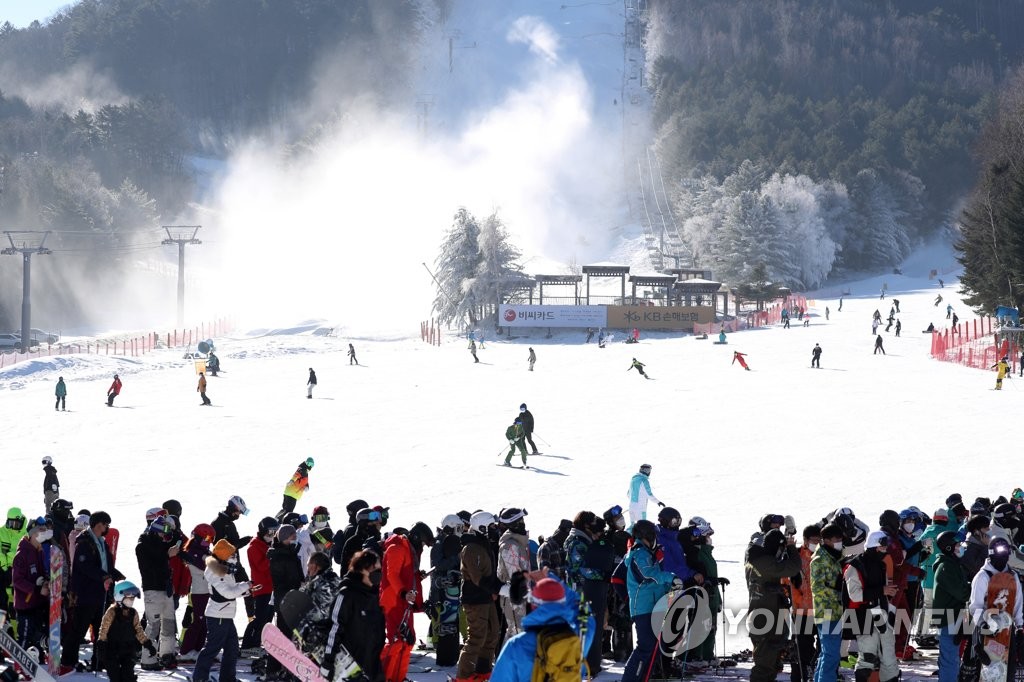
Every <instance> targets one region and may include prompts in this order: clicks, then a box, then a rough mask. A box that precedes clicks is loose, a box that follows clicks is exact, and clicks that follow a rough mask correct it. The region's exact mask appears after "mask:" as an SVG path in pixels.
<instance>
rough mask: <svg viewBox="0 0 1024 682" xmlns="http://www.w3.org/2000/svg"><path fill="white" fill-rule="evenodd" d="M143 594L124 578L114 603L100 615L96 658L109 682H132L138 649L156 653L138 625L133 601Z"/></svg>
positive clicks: (117, 590) (117, 589)
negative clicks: (101, 617) (105, 671)
mask: <svg viewBox="0 0 1024 682" xmlns="http://www.w3.org/2000/svg"><path fill="white" fill-rule="evenodd" d="M141 596H142V593H141V592H140V591H139V588H138V587H136V586H135V585H134V583H130V582H128V581H127V580H125V581H124V582H120V583H118V584H117V587H115V588H114V603H113V604H111V605H110V607H109V608H108V609H107V610H106V612H105V613H104V614H103V620H102V621H101V622H100V627H99V631H98V634H97V636H96V654H97V655H96V659H97V661H98V662H99V667H100V668H106V670H107V675H108V677H109V678H110V681H111V682H135V679H136V677H135V662H136V661H137V660H138V657H139V650H140V649H143V648H144V649H146V651H147V653H149V654H150V655H151V656H155V655H156V647H155V646H153V642H151V641H150V640H149V638H148V637H146V633H145V632H144V631H143V630H142V625H140V624H139V612H138V611H136V610H135V606H134V604H135V600H136V599H138V598H139V597H141Z"/></svg>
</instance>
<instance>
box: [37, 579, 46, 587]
mask: <svg viewBox="0 0 1024 682" xmlns="http://www.w3.org/2000/svg"><path fill="white" fill-rule="evenodd" d="M44 582H46V578H44V577H43V576H39V577H38V578H36V585H38V586H39V587H42V585H43V583H44Z"/></svg>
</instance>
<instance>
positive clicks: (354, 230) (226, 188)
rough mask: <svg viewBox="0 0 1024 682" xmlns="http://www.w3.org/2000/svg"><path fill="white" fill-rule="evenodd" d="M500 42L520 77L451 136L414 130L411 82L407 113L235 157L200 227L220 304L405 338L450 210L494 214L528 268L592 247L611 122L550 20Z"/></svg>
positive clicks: (601, 212) (372, 114)
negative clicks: (562, 49) (289, 149)
mask: <svg viewBox="0 0 1024 682" xmlns="http://www.w3.org/2000/svg"><path fill="white" fill-rule="evenodd" d="M507 40H508V42H509V43H511V44H512V45H511V47H509V46H508V45H506V47H505V48H504V49H507V50H512V51H514V52H517V53H518V55H519V57H518V58H519V59H520V60H521V61H522V62H523V66H522V67H521V68H520V69H519V71H518V76H517V80H515V81H514V82H509V83H507V85H505V86H504V88H505V89H504V90H502V91H501V92H500V96H499V97H498V99H497V100H496V101H492V102H490V103H485V104H482V105H477V106H476V107H475V108H473V107H471V106H467V107H466V110H465V113H464V114H463V115H462V116H461V121H462V123H461V124H460V126H459V129H458V130H454V129H448V130H445V131H443V132H442V131H439V130H431V131H430V132H429V134H428V135H426V136H424V135H423V134H422V133H421V132H420V131H418V130H417V125H416V120H415V118H414V114H415V113H416V109H415V107H414V102H415V95H414V94H413V93H411V92H410V95H409V102H410V104H409V110H408V111H401V112H398V111H382V110H380V109H379V108H377V107H374V106H372V105H370V104H367V103H366V102H365V101H364V102H363V103H362V104H360V105H349V106H347V107H345V108H344V111H345V114H344V116H343V117H342V118H341V119H340V121H339V122H338V124H337V125H336V126H335V128H334V129H333V130H332V131H331V132H329V133H327V134H326V135H324V136H322V137H321V138H320V139H319V141H318V142H316V143H315V144H313V145H312V146H311V148H310V150H309V151H305V152H303V153H301V154H299V155H297V156H296V155H292V156H290V157H289V158H288V159H287V161H284V160H283V158H284V157H283V155H282V153H281V150H280V149H279V148H277V147H274V146H268V144H267V143H266V142H265V141H263V140H253V141H252V142H251V143H250V144H248V145H247V146H246V147H245V148H244V149H242V150H241V151H240V152H239V153H238V154H236V155H235V156H234V157H233V158H232V159H231V162H230V170H229V171H228V173H227V174H226V177H225V179H224V180H223V182H222V184H221V185H220V187H219V190H218V191H217V193H216V199H215V200H214V201H213V202H212V205H211V210H212V215H211V216H210V220H211V222H210V223H209V227H204V232H205V235H204V237H205V239H206V240H209V243H210V246H211V247H212V248H210V249H206V247H204V248H203V252H204V253H203V255H202V259H203V261H204V262H207V263H210V264H211V266H212V267H216V268H217V269H218V270H219V275H220V277H219V283H218V285H217V289H216V291H217V295H216V300H217V303H218V307H219V309H221V310H225V309H227V310H230V311H231V312H232V314H233V315H235V316H236V317H237V318H239V319H240V320H244V321H245V322H243V324H250V325H252V326H273V325H280V324H290V323H294V322H296V321H299V320H303V319H307V318H323V319H326V320H328V321H329V322H330V323H334V324H337V325H340V326H341V327H342V328H344V329H345V330H346V331H348V332H350V333H353V334H358V333H371V332H385V331H387V332H393V331H398V332H405V333H407V334H413V333H415V332H416V331H417V329H418V324H417V323H418V321H420V320H423V319H427V318H428V317H429V316H430V313H431V311H430V307H431V302H432V300H433V298H434V295H435V289H434V285H433V282H432V281H431V279H430V276H429V275H428V274H427V272H426V271H425V270H424V268H423V266H422V263H424V262H426V264H427V265H428V266H429V267H430V268H431V269H433V263H434V259H435V258H436V256H437V254H438V248H439V246H440V242H441V239H442V236H443V234H444V232H445V231H446V230H447V229H448V228H449V227H450V225H451V222H452V216H453V215H454V213H455V212H456V210H457V209H458V208H459V207H460V206H465V207H466V208H468V209H469V210H470V211H471V212H473V213H474V214H475V215H477V216H478V217H479V218H481V219H482V218H484V217H486V216H487V215H489V214H490V213H491V212H492V211H495V210H497V211H498V213H499V216H500V217H501V218H502V219H503V221H504V222H505V224H506V226H507V228H508V230H509V233H510V235H511V238H512V241H513V243H515V244H516V245H517V246H518V247H519V248H520V249H521V250H522V252H523V261H524V262H525V263H526V264H527V271H528V272H530V273H531V274H533V273H538V272H552V267H553V266H552V261H554V262H555V263H566V262H568V261H569V260H570V259H572V258H576V259H577V260H579V261H581V262H582V261H584V260H585V259H587V258H590V257H593V256H596V255H598V254H601V253H603V252H604V249H606V247H607V241H608V232H607V228H608V226H609V225H613V224H615V223H616V222H617V220H616V218H617V216H615V215H611V213H612V212H613V211H616V210H618V200H619V198H620V197H621V195H622V192H621V189H620V181H621V176H622V171H621V157H620V156H619V153H620V149H619V148H618V144H619V143H618V140H619V138H618V134H617V133H618V131H615V130H611V131H609V130H605V129H602V127H601V126H600V125H598V124H597V123H595V117H594V112H593V108H594V103H593V97H592V95H591V89H590V87H589V86H588V83H587V81H586V78H585V77H584V74H583V71H582V70H581V68H580V66H579V65H578V64H577V63H576V62H574V61H571V60H565V59H559V58H558V53H557V52H556V50H557V46H558V38H557V35H556V34H555V33H554V31H553V30H552V29H550V28H549V27H548V26H547V25H545V24H543V22H540V21H539V20H537V19H534V18H526V19H520V20H518V21H515V22H513V24H512V28H511V29H510V30H509V32H508V35H507ZM325 96H326V93H325V91H324V90H323V89H320V90H318V91H317V92H315V93H313V95H312V96H311V100H315V101H317V102H321V103H322V102H323V100H324V98H325ZM321 106H322V104H321ZM196 253H198V251H197V252H196ZM214 254H216V255H214ZM212 258H216V261H213V260H211V259H212ZM531 260H537V264H539V263H541V262H546V263H547V265H545V266H541V267H540V269H538V267H537V264H535V267H532V268H531V267H530V264H529V263H530V261H531ZM218 261H219V264H218V265H212V264H213V263H214V262H218ZM561 271H562V270H561V269H560V268H559V269H557V270H555V272H561Z"/></svg>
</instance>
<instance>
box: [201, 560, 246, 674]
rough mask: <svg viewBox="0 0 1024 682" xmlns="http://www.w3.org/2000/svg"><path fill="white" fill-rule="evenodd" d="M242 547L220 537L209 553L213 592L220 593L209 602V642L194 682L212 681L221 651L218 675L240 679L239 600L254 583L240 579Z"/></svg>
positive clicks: (211, 591) (207, 636) (206, 572)
mask: <svg viewBox="0 0 1024 682" xmlns="http://www.w3.org/2000/svg"><path fill="white" fill-rule="evenodd" d="M238 568H239V564H238V548H237V547H235V546H234V545H232V544H231V543H230V542H228V541H227V540H218V541H217V543H216V544H214V546H213V548H212V549H211V550H210V556H208V557H206V571H205V572H204V575H205V577H206V582H208V583H209V584H210V594H213V595H216V597H215V598H212V599H210V601H208V602H207V603H206V627H207V635H206V644H205V645H204V646H203V650H202V651H200V652H199V657H198V658H197V659H196V667H195V670H194V672H193V673H192V680H193V682H209V679H210V668H211V667H212V665H213V662H214V659H215V658H216V657H217V655H218V654H220V670H219V675H218V678H219V679H222V680H234V679H236V670H235V668H236V666H237V664H238V631H237V630H235V600H236V599H239V598H244V597H247V596H249V593H250V590H251V587H252V586H251V585H250V584H249V582H248V581H247V580H242V581H239V580H238V578H237V575H238V572H239V571H238Z"/></svg>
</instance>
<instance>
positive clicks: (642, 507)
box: [629, 502, 647, 528]
mask: <svg viewBox="0 0 1024 682" xmlns="http://www.w3.org/2000/svg"><path fill="white" fill-rule="evenodd" d="M646 518H647V505H646V504H641V503H640V502H631V503H630V505H629V527H630V528H632V527H633V524H635V523H636V522H637V521H639V520H640V519H646Z"/></svg>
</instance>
